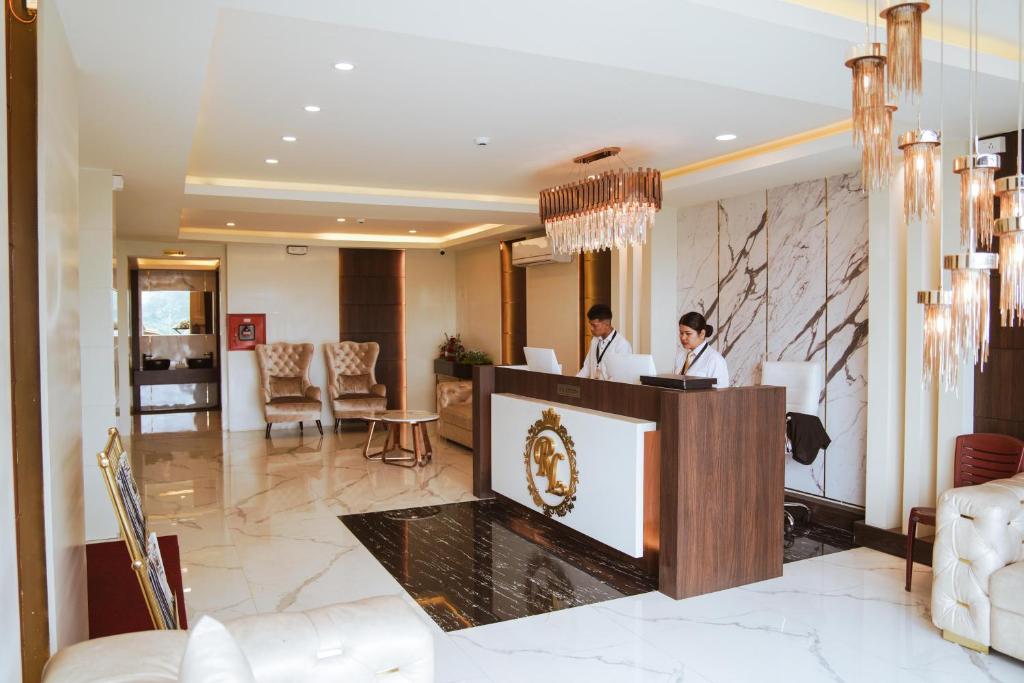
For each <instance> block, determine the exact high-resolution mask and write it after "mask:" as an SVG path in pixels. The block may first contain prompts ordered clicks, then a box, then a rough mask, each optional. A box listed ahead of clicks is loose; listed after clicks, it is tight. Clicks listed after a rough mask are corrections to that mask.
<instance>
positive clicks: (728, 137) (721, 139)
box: [715, 133, 736, 142]
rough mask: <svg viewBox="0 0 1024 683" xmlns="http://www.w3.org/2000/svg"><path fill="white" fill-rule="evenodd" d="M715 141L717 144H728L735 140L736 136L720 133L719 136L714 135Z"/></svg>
mask: <svg viewBox="0 0 1024 683" xmlns="http://www.w3.org/2000/svg"><path fill="white" fill-rule="evenodd" d="M715 139H716V140H718V141H719V142H729V140H735V139H736V136H735V135H734V134H732V133H722V134H721V135H716V136H715Z"/></svg>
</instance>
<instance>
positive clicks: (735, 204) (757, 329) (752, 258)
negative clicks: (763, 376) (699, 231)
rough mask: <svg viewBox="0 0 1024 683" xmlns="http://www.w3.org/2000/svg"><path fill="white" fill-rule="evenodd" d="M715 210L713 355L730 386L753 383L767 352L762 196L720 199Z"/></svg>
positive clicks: (761, 193) (764, 199)
mask: <svg viewBox="0 0 1024 683" xmlns="http://www.w3.org/2000/svg"><path fill="white" fill-rule="evenodd" d="M718 210H719V214H718V239H719V247H718V294H719V307H718V323H719V327H718V332H717V333H716V334H717V335H718V351H719V352H720V353H721V354H722V355H723V356H725V360H726V362H728V364H729V376H730V380H731V382H732V384H733V385H748V384H756V383H757V382H758V380H759V379H760V365H761V361H762V359H763V358H764V354H765V351H766V348H767V338H766V327H765V323H766V322H767V311H766V308H767V306H766V302H767V284H768V277H767V276H768V239H767V220H768V215H767V213H768V212H767V195H766V192H765V191H764V190H760V191H758V192H753V193H751V194H747V195H742V196H739V197H732V198H730V199H723V200H722V201H720V202H719V204H718Z"/></svg>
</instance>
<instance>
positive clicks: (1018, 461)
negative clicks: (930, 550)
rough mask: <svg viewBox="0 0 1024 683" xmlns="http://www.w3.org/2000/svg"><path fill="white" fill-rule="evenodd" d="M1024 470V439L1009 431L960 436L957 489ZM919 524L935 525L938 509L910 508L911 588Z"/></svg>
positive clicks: (955, 468) (955, 477)
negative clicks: (915, 540)
mask: <svg viewBox="0 0 1024 683" xmlns="http://www.w3.org/2000/svg"><path fill="white" fill-rule="evenodd" d="M1021 471H1024V441H1021V440H1019V439H1015V438H1013V437H1012V436H1006V435H1005V434H961V435H960V436H958V437H956V454H955V455H954V460H953V487H954V488H959V487H961V486H974V485H975V484H984V483H985V482H987V481H992V480H993V479H1005V478H1006V477H1012V476H1013V475H1014V474H1016V473H1017V472H1021ZM918 523H921V524H929V525H931V526H935V508H926V507H916V508H910V521H909V523H908V524H907V585H906V590H908V591H909V590H910V580H911V577H912V576H913V574H914V537H915V536H916V535H917V525H918Z"/></svg>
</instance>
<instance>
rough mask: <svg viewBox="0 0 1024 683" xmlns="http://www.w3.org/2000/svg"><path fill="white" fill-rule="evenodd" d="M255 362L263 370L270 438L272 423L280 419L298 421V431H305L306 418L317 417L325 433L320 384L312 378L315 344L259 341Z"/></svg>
mask: <svg viewBox="0 0 1024 683" xmlns="http://www.w3.org/2000/svg"><path fill="white" fill-rule="evenodd" d="M256 361H257V363H258V365H259V370H260V389H261V391H262V397H263V415H264V417H265V418H266V421H267V438H268V439H269V438H270V427H271V425H273V424H275V423H277V422H298V423H299V431H302V423H303V421H305V420H315V421H316V428H317V429H318V430H320V433H321V434H323V433H324V428H323V426H322V425H321V424H320V410H321V402H320V387H318V386H314V385H313V383H312V382H310V381H309V365H310V363H312V361H313V345H312V344H289V343H288V342H275V343H273V344H257V345H256Z"/></svg>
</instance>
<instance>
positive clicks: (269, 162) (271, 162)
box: [264, 159, 277, 164]
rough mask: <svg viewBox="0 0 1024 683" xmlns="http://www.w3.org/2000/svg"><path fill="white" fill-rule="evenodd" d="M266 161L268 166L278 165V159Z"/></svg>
mask: <svg viewBox="0 0 1024 683" xmlns="http://www.w3.org/2000/svg"><path fill="white" fill-rule="evenodd" d="M264 161H266V162H267V163H268V164H276V163H277V159H265V160H264Z"/></svg>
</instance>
